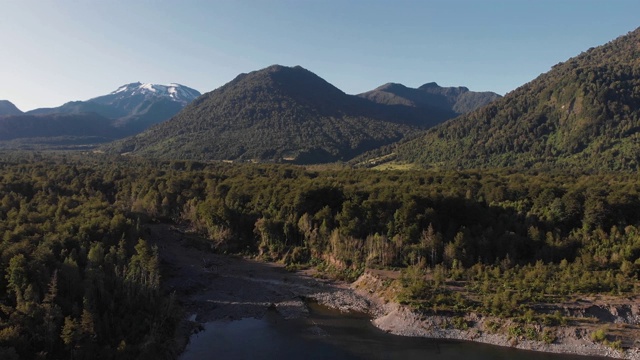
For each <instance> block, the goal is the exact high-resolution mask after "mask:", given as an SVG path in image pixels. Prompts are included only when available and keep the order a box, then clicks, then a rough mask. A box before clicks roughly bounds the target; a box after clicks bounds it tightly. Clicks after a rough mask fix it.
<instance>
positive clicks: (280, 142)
mask: <svg viewBox="0 0 640 360" xmlns="http://www.w3.org/2000/svg"><path fill="white" fill-rule="evenodd" d="M451 116H452V114H451V113H450V112H448V111H444V110H441V109H437V108H430V109H429V113H426V112H425V110H424V109H415V108H411V107H408V106H403V105H384V104H377V103H375V102H372V101H370V100H368V99H364V98H361V97H358V96H355V95H348V94H345V93H344V92H343V91H342V90H340V89H338V88H337V87H335V86H334V85H332V84H330V83H329V82H327V81H326V80H324V79H322V78H321V77H319V76H318V75H316V74H314V73H313V72H311V71H309V70H307V69H304V68H303V67H301V66H294V67H286V66H282V65H272V66H269V67H266V68H264V69H260V70H256V71H252V72H250V73H243V74H240V75H238V76H237V77H236V78H234V79H233V80H231V81H230V82H228V83H227V84H225V85H223V86H221V87H220V88H218V89H216V90H214V91H212V92H209V93H206V94H204V95H202V96H201V97H200V98H198V99H197V100H196V101H194V102H193V103H191V104H189V105H188V106H187V107H185V109H184V110H183V111H182V112H181V113H180V114H178V115H176V116H175V117H174V118H172V119H171V120H169V121H167V122H165V123H163V124H159V125H157V126H154V127H152V128H150V129H149V130H147V131H145V132H143V133H141V134H139V135H137V136H135V137H132V138H128V139H125V140H123V141H120V142H118V143H117V144H115V145H114V146H111V147H110V150H111V151H115V152H133V153H134V154H135V153H137V154H141V155H151V156H157V157H161V158H188V159H199V160H203V159H204V160H212V159H213V160H241V161H246V160H259V161H292V162H296V163H312V162H331V161H344V160H347V159H349V158H351V157H353V156H355V155H357V154H359V153H360V152H362V151H364V150H368V149H372V148H374V147H377V146H380V145H384V144H388V143H389V142H391V141H395V140H399V139H401V138H403V137H405V136H406V135H409V134H412V133H414V132H415V131H417V130H418V129H420V128H427V127H429V126H432V125H434V124H436V123H439V122H441V121H444V120H446V119H448V118H450V117H451Z"/></svg>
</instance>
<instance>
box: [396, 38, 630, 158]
mask: <svg viewBox="0 0 640 360" xmlns="http://www.w3.org/2000/svg"><path fill="white" fill-rule="evenodd" d="M638 44H640V28H638V29H636V30H634V31H632V32H629V33H628V34H626V35H624V36H621V37H618V38H617V39H615V40H612V41H610V42H608V43H607V44H604V45H602V46H599V47H596V48H591V49H589V50H587V51H585V52H582V53H581V54H579V55H577V56H575V57H572V58H570V59H568V60H567V61H565V62H562V63H559V64H556V65H555V66H553V67H552V68H551V70H550V71H548V72H547V73H544V74H542V75H540V76H539V77H537V78H536V79H534V80H532V81H530V82H529V83H527V84H524V85H522V86H520V87H519V88H517V89H516V90H514V91H512V92H510V93H509V94H507V95H506V96H505V97H503V98H502V99H499V100H497V101H495V102H493V103H491V104H489V105H487V106H485V107H483V108H480V109H478V110H476V111H473V112H471V113H468V114H466V115H462V116H460V117H458V118H456V119H453V120H450V121H447V122H445V123H443V124H442V125H440V126H438V127H435V128H432V129H430V130H429V131H427V133H426V134H425V135H424V136H422V137H419V138H418V139H414V140H412V141H409V142H406V143H404V144H401V145H399V146H398V147H397V156H398V160H400V161H405V162H413V163H417V164H420V165H422V166H427V167H429V166H435V167H445V168H483V167H505V166H507V167H524V168H530V167H548V166H551V167H563V168H564V167H576V168H580V169H583V170H584V169H594V170H598V169H607V170H634V169H638V167H639V164H640V61H638V59H639V58H640V45H638Z"/></svg>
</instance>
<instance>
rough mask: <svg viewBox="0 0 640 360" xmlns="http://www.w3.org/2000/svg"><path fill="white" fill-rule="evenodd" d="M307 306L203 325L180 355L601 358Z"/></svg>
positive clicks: (191, 358)
mask: <svg viewBox="0 0 640 360" xmlns="http://www.w3.org/2000/svg"><path fill="white" fill-rule="evenodd" d="M310 308H311V314H310V316H309V317H308V318H306V319H296V320H284V319H282V318H281V317H280V315H278V314H277V313H276V312H275V311H270V312H269V313H267V315H266V316H265V317H263V318H262V319H253V318H247V319H242V320H237V321H227V322H225V321H216V322H210V323H207V324H205V326H204V327H205V330H204V331H202V332H200V333H198V334H196V335H193V336H192V337H191V341H190V343H189V345H188V346H187V349H186V351H185V352H184V354H183V355H182V357H181V359H182V360H209V359H226V360H240V359H252V360H253V359H256V360H260V359H265V360H266V359H278V360H289V359H332V360H333V359H335V360H355V359H358V360H369V359H371V360H392V359H402V360H414V359H421V360H423V359H438V360H454V359H456V360H457V359H464V360H485V359H486V360H489V359H491V360H500V359H518V360H534V359H535V360H539V359H542V360H590V359H601V358H597V357H582V356H572V355H559V354H545V353H537V352H531V351H523V350H515V349H510V348H502V347H498V346H491V345H485V344H478V343H472V342H465V341H451V340H447V341H442V340H433V339H426V338H413V337H404V336H396V335H391V334H388V333H386V332H384V331H381V330H379V329H377V328H376V327H374V326H373V325H371V323H370V321H369V319H368V318H367V317H366V316H364V315H358V314H348V315H345V314H342V313H339V312H336V311H333V310H330V309H327V308H325V307H322V306H319V305H317V304H310Z"/></svg>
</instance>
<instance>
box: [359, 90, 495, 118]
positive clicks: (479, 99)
mask: <svg viewBox="0 0 640 360" xmlns="http://www.w3.org/2000/svg"><path fill="white" fill-rule="evenodd" d="M358 96H360V97H362V98H365V99H369V100H371V101H374V102H377V103H380V104H387V105H406V106H413V107H429V108H434V107H435V108H439V109H442V110H446V111H451V112H452V113H453V114H455V115H460V114H465V113H468V112H470V111H473V110H475V109H477V108H479V107H481V106H484V105H487V104H488V103H490V102H492V101H494V100H496V99H498V98H500V97H501V96H500V95H498V94H496V93H494V92H489V91H486V92H475V91H469V89H468V88H466V87H463V86H459V87H441V86H439V85H438V84H436V83H435V82H431V83H427V84H424V85H422V86H420V87H419V88H417V89H414V88H410V87H406V86H404V85H402V84H395V83H387V84H384V85H382V86H380V87H378V88H376V89H374V90H371V91H368V92H365V93H362V94H359V95H358Z"/></svg>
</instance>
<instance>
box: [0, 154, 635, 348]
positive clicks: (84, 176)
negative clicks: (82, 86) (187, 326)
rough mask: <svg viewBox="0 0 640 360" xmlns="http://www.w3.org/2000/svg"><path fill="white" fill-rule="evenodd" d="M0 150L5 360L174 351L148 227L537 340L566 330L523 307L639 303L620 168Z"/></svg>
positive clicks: (555, 317)
mask: <svg viewBox="0 0 640 360" xmlns="http://www.w3.org/2000/svg"><path fill="white" fill-rule="evenodd" d="M2 155H3V156H2V161H0V170H1V172H0V236H1V241H0V272H1V273H2V276H1V277H0V354H3V355H6V356H7V358H11V357H13V358H15V355H17V356H19V358H25V359H30V358H35V357H36V354H39V353H41V354H43V355H42V356H44V357H48V358H68V357H70V354H74V355H73V356H74V357H75V358H89V357H91V358H95V357H96V356H102V357H103V358H112V357H115V356H118V357H121V358H158V357H161V356H166V357H171V356H173V354H172V353H171V350H170V346H171V341H169V339H170V338H171V337H172V335H173V332H174V330H175V326H176V321H177V317H178V315H177V314H179V312H178V311H176V307H175V305H174V303H173V301H172V299H171V298H170V297H169V298H167V297H166V296H163V294H162V293H161V290H160V288H161V286H160V285H161V280H162V279H161V278H160V277H159V269H160V264H159V263H158V257H157V250H156V249H154V248H153V247H152V246H149V241H148V239H144V238H143V239H142V240H141V239H140V237H141V235H142V237H144V232H143V231H142V229H143V228H144V222H145V220H152V219H153V220H155V221H164V222H175V223H179V224H180V225H181V226H184V227H187V228H190V229H192V230H194V231H196V232H198V233H199V234H201V235H202V236H203V237H206V238H207V239H209V241H210V244H205V246H203V247H202V248H203V249H206V250H208V249H213V250H214V251H220V252H235V253H244V254H251V255H255V256H259V257H262V258H264V259H269V260H274V261H282V262H283V263H286V264H288V265H289V266H290V268H295V267H298V266H304V265H305V264H307V265H318V266H320V267H321V268H323V269H326V270H327V271H329V272H332V273H334V274H335V275H336V276H339V277H342V278H345V279H354V278H355V277H357V276H358V275H359V274H361V273H362V271H363V270H364V268H365V267H369V268H384V267H399V268H405V269H406V270H404V274H403V276H402V279H401V281H400V286H401V287H402V290H401V292H400V294H399V296H400V298H401V300H403V301H405V302H407V303H411V304H413V305H415V306H416V307H417V308H419V309H423V310H425V311H447V312H454V313H458V314H460V313H464V312H468V311H475V312H479V313H484V314H492V315H496V316H502V317H512V318H514V319H516V320H517V321H519V322H520V323H521V324H517V325H516V326H515V327H514V328H513V332H514V335H515V336H518V337H530V338H536V339H543V340H544V341H554V337H553V334H552V333H547V334H546V335H545V333H544V332H543V333H539V332H532V331H531V330H528V329H532V328H533V326H534V324H544V325H547V326H557V325H561V324H563V322H565V321H566V320H565V319H564V318H563V316H562V314H559V313H558V314H546V315H540V314H539V313H536V312H535V311H534V310H535V308H534V307H535V305H536V304H539V303H553V302H555V301H558V300H562V299H565V298H568V297H570V296H573V295H576V294H593V293H600V294H613V295H616V294H624V295H630V294H636V293H638V291H640V288H639V286H640V283H639V282H638V279H639V275H640V211H639V210H640V183H638V181H637V176H636V175H635V174H628V173H601V174H580V173H574V174H571V173H567V172H563V173H553V172H549V173H537V172H526V173H519V172H510V171H464V172H457V171H440V172H436V171H427V170H421V171H404V172H400V171H388V172H380V171H371V170H352V169H347V168H337V169H328V168H320V167H316V168H315V169H304V168H301V167H295V166H292V165H287V166H285V165H273V164H226V163H198V162H188V161H166V162H163V161H152V160H142V159H138V158H135V157H121V156H114V157H111V156H102V155H100V154H91V156H90V157H89V156H87V157H84V156H81V155H79V154H60V155H58V156H43V155H41V154H38V153H30V154H22V155H20V154H15V153H4V154H2ZM452 286H455V289H452ZM463 294H471V295H470V296H466V295H463ZM465 324H466V325H468V324H467V323H466V322H465V321H463V319H458V320H455V322H453V323H452V326H455V327H460V328H464V326H465ZM98 354H99V355H98Z"/></svg>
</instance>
